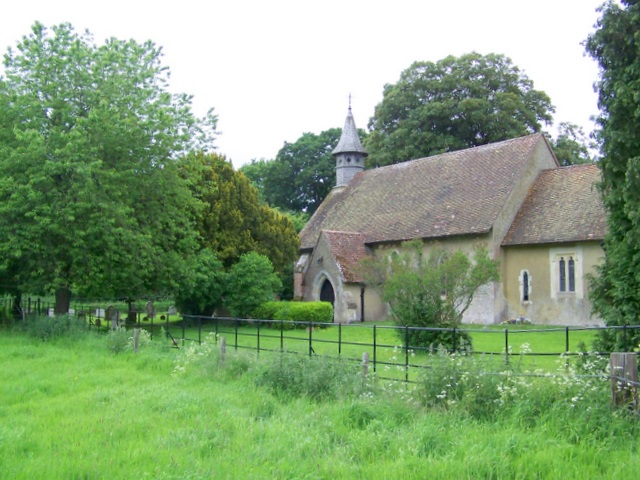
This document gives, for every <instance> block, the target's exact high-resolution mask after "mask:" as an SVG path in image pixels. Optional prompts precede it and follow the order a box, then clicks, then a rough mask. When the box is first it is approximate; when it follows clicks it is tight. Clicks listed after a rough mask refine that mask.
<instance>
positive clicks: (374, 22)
mask: <svg viewBox="0 0 640 480" xmlns="http://www.w3.org/2000/svg"><path fill="white" fill-rule="evenodd" d="M601 3H602V0H537V1H535V2H530V1H524V0H453V1H445V0H421V1H419V0H415V1H409V0H395V1H393V2H391V1H377V0H368V1H364V0H362V1H361V0H317V1H314V2H310V1H304V0H292V1H286V0H269V1H265V0H262V1H260V0H246V1H242V0H229V1H221V0H208V1H202V0H195V1H193V0H181V1H173V2H168V1H162V0H154V1H147V0H128V1H122V0H110V1H108V2H92V1H87V0H82V1H74V0H56V1H52V0H33V1H30V0H21V1H20V2H11V3H8V4H7V5H4V6H3V9H2V10H3V12H2V15H0V50H1V51H2V53H4V52H6V49H7V48H8V47H10V46H15V44H16V43H17V42H18V40H20V38H22V36H23V35H26V34H28V33H29V31H30V27H31V25H32V24H33V23H34V22H35V21H36V20H37V21H40V22H42V23H43V24H44V25H46V26H52V25H56V24H59V23H62V22H70V23H72V24H73V25H74V27H75V28H76V29H77V30H79V31H82V30H85V29H88V30H89V31H90V32H91V33H93V34H94V36H95V39H96V42H97V43H102V42H103V40H104V38H106V37H111V36H113V37H117V38H120V39H129V38H134V39H135V40H137V41H139V42H143V41H145V40H152V41H154V42H155V43H156V44H157V45H159V46H162V47H163V51H164V54H165V57H164V63H165V65H167V66H169V67H170V69H171V73H172V77H171V78H172V89H173V90H175V91H178V92H185V93H189V94H192V95H194V110H195V111H196V113H197V114H198V115H203V114H204V113H205V112H206V111H207V110H208V108H210V107H214V109H215V111H216V112H217V114H218V117H219V123H218V129H219V130H220V136H219V137H218V140H217V145H218V151H219V152H220V153H223V154H225V155H226V156H227V158H229V159H231V160H232V161H233V164H234V165H235V166H236V167H238V166H240V165H242V164H243V163H247V162H249V161H251V160H252V159H260V158H266V159H272V158H274V157H275V155H276V153H277V152H278V150H279V149H280V148H281V147H282V145H283V144H284V142H285V141H286V142H294V141H296V140H297V139H298V138H299V137H300V136H301V135H302V133H304V132H313V133H320V132H321V131H323V130H327V129H329V128H333V127H342V126H343V123H344V118H345V115H346V113H347V107H348V98H349V94H351V95H352V106H353V114H354V117H355V120H356V125H357V126H358V127H360V128H365V129H366V126H367V123H368V121H369V118H370V117H371V116H372V115H373V112H374V108H375V106H376V104H378V103H379V102H380V101H381V100H382V89H383V87H384V85H385V84H386V83H395V82H396V81H397V80H398V78H399V76H400V73H401V72H402V70H404V69H406V68H408V67H409V66H410V65H411V64H412V63H413V62H414V61H418V60H420V61H422V60H425V61H426V60H430V61H437V60H440V59H441V58H444V57H446V56H447V55H450V54H452V55H456V56H458V55H462V54H464V53H468V52H471V51H477V52H480V53H482V54H487V53H502V54H505V55H507V56H508V57H510V58H511V59H512V61H513V63H514V64H515V65H516V66H518V67H519V68H520V69H522V70H523V71H524V72H525V74H526V75H527V76H528V77H529V78H530V79H531V80H532V81H533V82H534V87H535V88H536V89H539V90H543V91H545V92H546V93H547V94H548V95H549V96H550V97H551V101H552V102H553V104H554V105H555V106H556V113H555V123H556V125H557V123H558V122H561V121H570V122H573V123H577V124H579V125H581V126H583V128H584V129H585V131H586V132H587V133H588V132H590V131H591V130H592V128H593V123H592V122H591V121H590V117H591V116H593V115H595V114H597V97H596V94H595V93H594V91H593V83H594V82H595V81H596V80H597V76H598V69H597V66H596V64H595V62H594V61H593V60H591V59H590V58H588V57H586V56H585V55H584V47H583V46H582V45H581V43H582V42H583V41H584V40H585V39H586V37H587V35H588V34H589V33H590V32H592V31H593V29H594V28H593V26H594V24H595V23H596V20H597V18H598V16H599V14H598V13H597V12H596V8H597V7H598V6H599V5H600V4H601ZM550 130H551V131H553V129H550Z"/></svg>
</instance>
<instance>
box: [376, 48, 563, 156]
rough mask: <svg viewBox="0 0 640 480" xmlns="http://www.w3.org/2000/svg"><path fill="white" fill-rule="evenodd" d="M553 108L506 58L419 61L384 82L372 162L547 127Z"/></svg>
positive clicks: (466, 145)
mask: <svg viewBox="0 0 640 480" xmlns="http://www.w3.org/2000/svg"><path fill="white" fill-rule="evenodd" d="M553 111H554V107H553V106H552V105H551V101H550V99H549V97H548V96H547V95H546V94H545V93H544V92H541V91H539V90H535V89H534V88H533V82H532V81H531V80H530V79H529V78H528V77H527V76H526V75H525V74H524V73H523V72H522V71H520V69H518V67H516V66H515V65H513V63H512V62H511V60H510V59H509V58H507V57H505V56H504V55H499V54H489V55H481V54H479V53H475V52H474V53H469V54H466V55H462V56H461V57H454V56H448V57H446V58H444V59H443V60H440V61H438V62H436V63H433V62H415V63H414V64H413V65H411V67H409V68H408V69H407V70H405V71H403V72H402V74H401V75H400V79H399V80H398V82H397V83H395V84H389V85H385V87H384V91H383V99H382V102H380V103H379V104H378V105H377V106H376V109H375V113H374V116H373V117H372V118H371V119H370V121H369V132H370V134H369V136H368V137H367V139H366V140H365V143H364V146H365V148H366V149H367V151H368V152H369V157H368V159H367V161H368V164H369V165H371V166H380V165H390V164H393V163H398V162H402V161H406V160H410V159H414V158H421V157H426V156H429V155H434V154H438V153H442V152H446V151H450V150H460V149H463V148H469V147H474V146H478V145H485V144H487V143H491V142H497V141H501V140H507V139H510V138H515V137H518V136H522V135H527V134H529V133H534V132H539V131H540V130H541V124H542V123H545V124H549V123H551V120H552V116H551V114H552V113H553Z"/></svg>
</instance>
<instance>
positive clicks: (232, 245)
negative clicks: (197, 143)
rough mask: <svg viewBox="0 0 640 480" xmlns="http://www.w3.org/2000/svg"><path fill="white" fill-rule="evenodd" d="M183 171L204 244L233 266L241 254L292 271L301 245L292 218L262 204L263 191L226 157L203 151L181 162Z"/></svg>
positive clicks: (281, 270) (279, 270)
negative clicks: (252, 254)
mask: <svg viewBox="0 0 640 480" xmlns="http://www.w3.org/2000/svg"><path fill="white" fill-rule="evenodd" d="M180 170H181V174H182V176H183V177H184V178H185V179H188V180H189V182H190V187H191V191H192V193H193V195H194V197H195V198H197V199H198V200H199V202H200V205H199V207H198V208H197V209H196V210H194V212H193V215H194V217H195V218H196V223H197V228H198V232H199V234H200V237H201V246H202V247H203V248H207V249H209V250H211V251H212V252H214V253H215V255H216V257H217V258H218V259H219V260H220V261H221V262H222V263H223V264H224V266H225V268H229V267H230V266H231V265H232V264H234V263H235V262H237V261H238V259H239V258H240V256H241V255H242V254H245V253H248V252H252V251H255V252H257V253H259V254H262V255H266V256H267V257H268V258H269V259H270V261H271V263H272V264H273V266H274V268H275V269H276V271H277V272H279V273H282V272H284V271H287V269H288V267H289V266H290V265H291V264H292V262H293V260H294V259H295V257H296V255H297V253H298V247H299V244H300V241H299V238H298V235H297V232H296V230H295V227H294V225H293V223H292V222H291V221H290V220H289V218H288V217H286V216H285V215H282V214H280V213H278V212H277V211H276V210H274V209H272V208H269V207H267V206H266V205H263V204H261V202H260V200H259V198H258V191H257V190H256V188H255V187H254V186H253V185H252V184H251V182H250V181H249V179H248V178H247V177H246V176H245V175H244V174H242V173H241V172H238V171H235V170H234V169H233V166H232V165H231V163H230V162H229V161H227V160H226V159H225V158H224V157H223V156H221V155H218V154H215V153H211V154H207V153H203V152H198V153H194V154H191V155H188V156H186V157H185V158H183V159H181V161H180Z"/></svg>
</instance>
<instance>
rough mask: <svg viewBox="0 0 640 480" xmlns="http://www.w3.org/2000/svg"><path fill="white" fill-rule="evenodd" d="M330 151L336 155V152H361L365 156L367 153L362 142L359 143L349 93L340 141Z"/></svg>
mask: <svg viewBox="0 0 640 480" xmlns="http://www.w3.org/2000/svg"><path fill="white" fill-rule="evenodd" d="M331 153H332V154H333V155H337V154H338V153H362V154H364V156H365V157H366V156H367V155H368V153H367V152H366V150H365V149H364V147H363V146H362V143H360V137H359V135H358V129H357V128H356V122H355V120H354V119H353V114H352V113H351V94H349V111H348V113H347V119H346V120H345V122H344V128H343V129H342V135H341V136H340V141H338V145H337V146H336V148H334V149H333V152H331Z"/></svg>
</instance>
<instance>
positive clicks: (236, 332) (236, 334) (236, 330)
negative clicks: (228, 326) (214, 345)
mask: <svg viewBox="0 0 640 480" xmlns="http://www.w3.org/2000/svg"><path fill="white" fill-rule="evenodd" d="M235 323H236V329H235V336H236V350H238V319H236V322H235Z"/></svg>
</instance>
